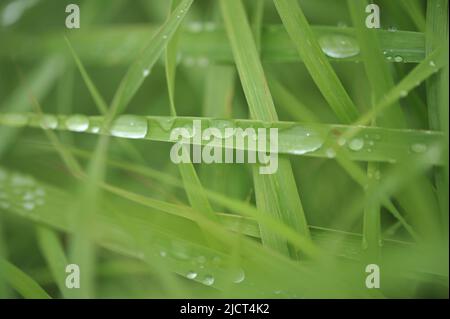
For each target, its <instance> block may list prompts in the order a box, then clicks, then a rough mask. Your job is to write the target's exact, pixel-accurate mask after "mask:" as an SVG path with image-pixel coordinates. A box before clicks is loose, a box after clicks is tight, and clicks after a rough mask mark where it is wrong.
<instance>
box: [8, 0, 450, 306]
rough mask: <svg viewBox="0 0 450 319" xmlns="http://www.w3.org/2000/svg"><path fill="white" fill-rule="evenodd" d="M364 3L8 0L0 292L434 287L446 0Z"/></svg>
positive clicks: (401, 293)
mask: <svg viewBox="0 0 450 319" xmlns="http://www.w3.org/2000/svg"><path fill="white" fill-rule="evenodd" d="M69 3H77V4H79V6H80V15H81V28H80V29H67V28H66V25H65V21H66V17H67V16H68V15H69V13H66V12H65V10H66V6H67V5H68V4H69ZM375 3H376V4H377V5H379V7H380V16H381V28H380V29H369V28H367V27H366V17H367V16H368V15H369V13H366V6H367V5H368V4H369V1H367V0H299V1H297V0H173V2H171V1H167V0H133V1H131V0H84V1H81V0H80V1H66V0H63V1H61V0H4V1H1V3H0V297H1V298H22V297H23V298H108V297H121V298H195V297H196V298H229V297H236V298H421V297H426V298H448V289H449V288H448V287H449V279H448V272H449V265H448V260H449V256H448V251H449V250H448V243H449V239H448V230H449V220H448V213H449V206H448V191H449V182H448V177H449V171H448V167H449V158H448V146H449V140H448V136H449V130H448V128H449V123H448V115H449V114H448V110H449V104H448V0H428V1H421V0H377V1H375ZM196 120H201V123H202V127H216V128H218V129H219V130H224V129H225V128H235V129H236V128H243V129H245V128H278V129H279V140H278V142H279V160H278V170H277V172H276V173H275V174H273V175H261V174H260V173H259V170H258V168H259V167H258V165H259V164H249V163H247V164H205V163H201V164H191V163H184V164H174V163H173V162H172V161H171V158H170V150H171V147H172V145H173V144H172V143H171V142H170V132H171V130H173V129H174V128H181V127H183V128H186V127H192V125H193V123H194V121H196ZM193 134H195V132H193ZM68 265H69V267H67V266H68ZM74 265H75V266H74ZM368 265H372V266H369V267H367V266H368ZM373 265H376V266H373ZM76 266H78V267H79V269H80V277H79V279H80V282H79V283H80V287H79V288H72V289H71V285H73V284H74V283H75V282H76V278H75V277H73V276H72V277H71V275H73V274H74V273H73V269H74V268H73V267H76ZM373 267H375V268H373ZM373 269H379V274H380V281H379V284H380V287H379V288H376V287H375V288H373V287H372V286H371V284H373V283H374V282H375V281H376V280H375V281H374V280H373V277H370V275H372V272H373ZM366 270H367V271H369V272H366ZM68 276H69V277H68ZM368 276H369V278H367V277H368ZM371 287H372V288H371Z"/></svg>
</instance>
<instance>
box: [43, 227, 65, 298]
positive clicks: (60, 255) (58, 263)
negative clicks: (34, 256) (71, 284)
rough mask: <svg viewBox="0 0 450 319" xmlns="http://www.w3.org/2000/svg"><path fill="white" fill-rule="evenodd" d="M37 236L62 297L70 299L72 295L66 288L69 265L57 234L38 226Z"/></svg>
mask: <svg viewBox="0 0 450 319" xmlns="http://www.w3.org/2000/svg"><path fill="white" fill-rule="evenodd" d="M36 234H37V239H38V243H39V248H40V249H41V252H42V254H43V255H44V257H45V260H46V262H47V264H48V266H49V268H50V271H51V273H52V276H53V278H54V279H55V283H56V284H57V286H58V288H59V291H60V292H61V294H62V297H64V298H70V297H71V296H72V294H71V292H70V290H69V289H67V287H66V275H67V274H66V272H65V269H66V266H67V265H68V264H69V263H68V261H67V258H66V254H65V252H64V248H63V246H62V244H61V241H60V239H59V238H58V235H57V233H56V232H54V231H53V230H50V229H48V228H45V227H41V226H38V227H36Z"/></svg>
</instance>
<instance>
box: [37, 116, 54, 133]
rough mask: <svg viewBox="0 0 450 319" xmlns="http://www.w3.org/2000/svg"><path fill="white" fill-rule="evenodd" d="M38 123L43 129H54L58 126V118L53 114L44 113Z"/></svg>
mask: <svg viewBox="0 0 450 319" xmlns="http://www.w3.org/2000/svg"><path fill="white" fill-rule="evenodd" d="M40 124H41V127H42V128H43V129H44V130H54V129H56V128H57V127H58V119H57V118H56V116H54V115H44V116H43V117H42V118H41V123H40Z"/></svg>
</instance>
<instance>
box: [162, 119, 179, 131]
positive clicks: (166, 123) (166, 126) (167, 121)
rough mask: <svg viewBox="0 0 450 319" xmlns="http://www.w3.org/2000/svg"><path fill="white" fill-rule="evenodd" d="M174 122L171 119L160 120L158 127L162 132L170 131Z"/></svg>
mask: <svg viewBox="0 0 450 319" xmlns="http://www.w3.org/2000/svg"><path fill="white" fill-rule="evenodd" d="M174 122H175V120H174V119H173V118H161V119H159V120H158V124H159V126H160V127H161V128H162V129H163V130H164V131H170V130H171V129H172V127H173V124H174Z"/></svg>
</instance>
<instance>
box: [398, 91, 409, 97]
mask: <svg viewBox="0 0 450 319" xmlns="http://www.w3.org/2000/svg"><path fill="white" fill-rule="evenodd" d="M407 96H408V91H406V90H402V91H400V97H407Z"/></svg>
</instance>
